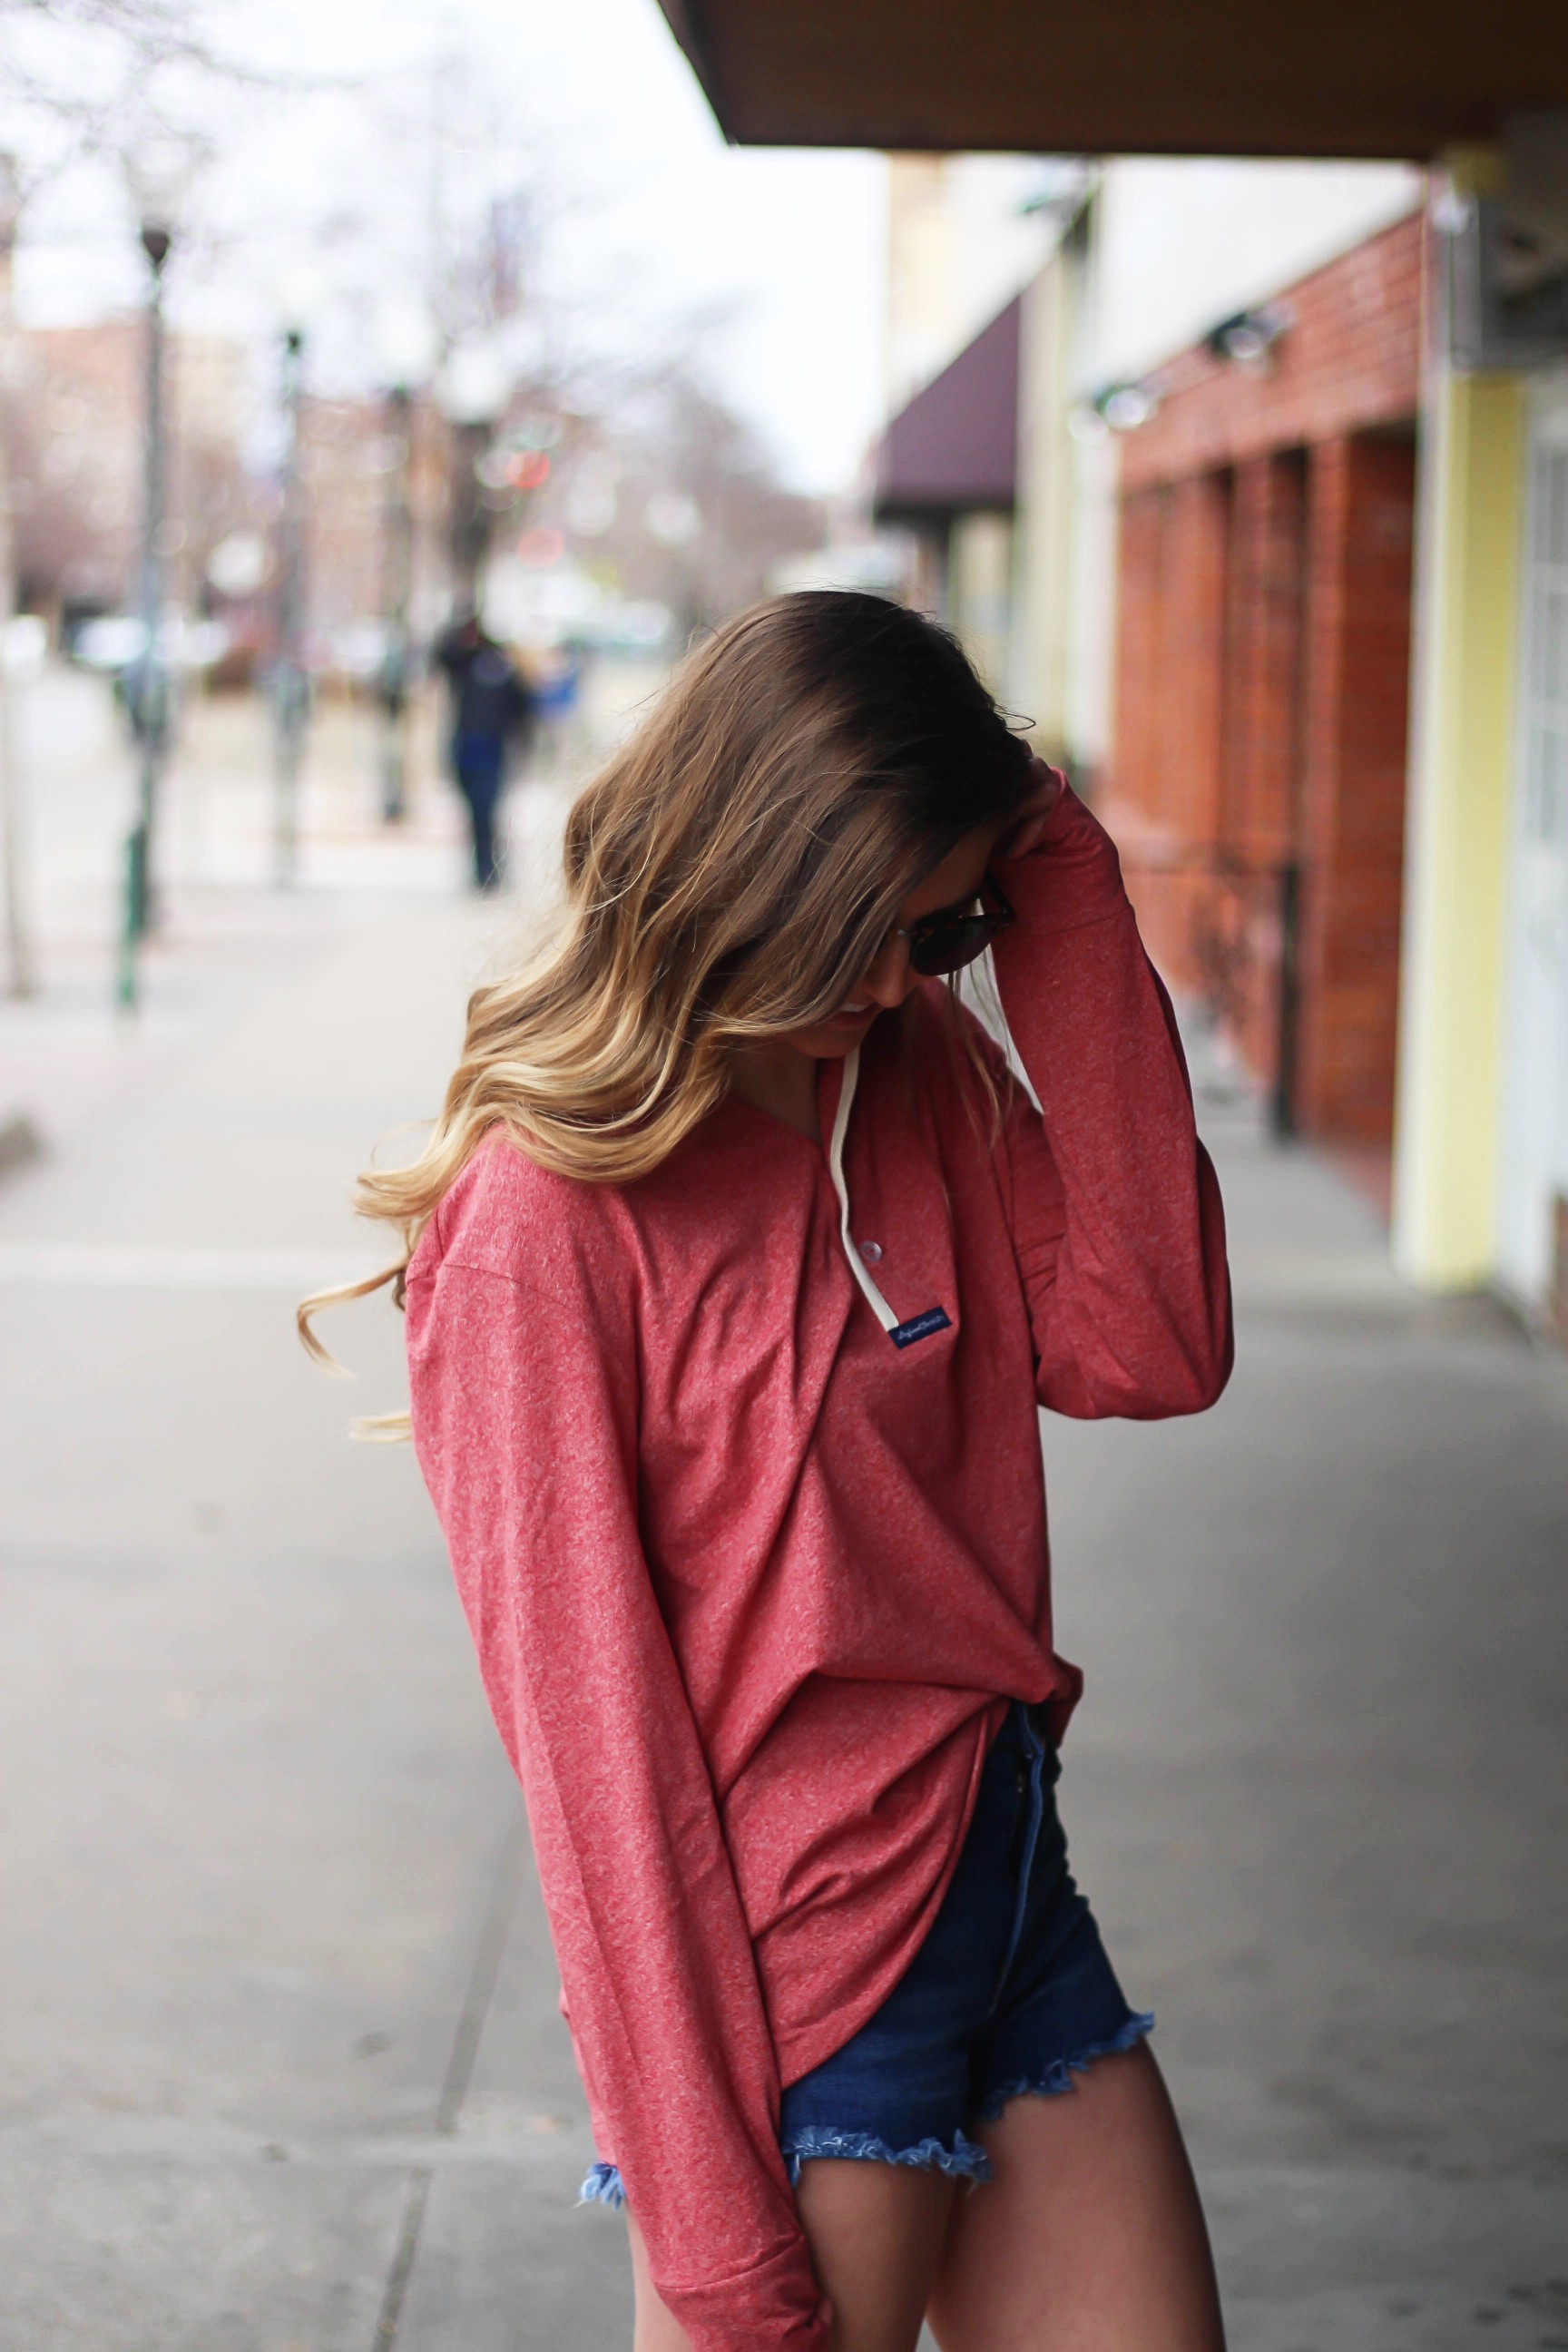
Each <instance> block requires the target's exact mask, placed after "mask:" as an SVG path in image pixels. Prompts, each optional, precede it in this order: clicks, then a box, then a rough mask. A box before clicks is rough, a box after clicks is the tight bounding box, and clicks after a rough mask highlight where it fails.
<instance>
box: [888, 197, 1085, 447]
mask: <svg viewBox="0 0 1568 2352" xmlns="http://www.w3.org/2000/svg"><path fill="white" fill-rule="evenodd" d="M1061 176H1062V168H1061V166H1059V165H1056V164H1053V163H1051V162H1050V161H1049V160H1041V159H1038V158H1036V157H1031V156H1026V155H895V156H893V157H891V158H890V161H889V175H888V320H887V402H888V414H889V416H891V415H897V413H898V411H899V410H900V408H901V407H902V406H903V404H904V403H905V402H906V401H907V400H908V399H910V396H911V395H912V394H914V393H916V392H918V391H919V390H920V389H921V386H922V385H923V384H927V383H930V382H931V378H932V377H933V376H937V375H940V374H941V373H942V369H943V368H944V367H946V365H947V363H948V362H949V361H950V360H952V359H956V358H957V356H958V354H959V352H961V351H963V348H964V346H965V344H967V343H969V342H971V341H973V338H974V337H975V336H976V335H977V334H978V333H979V331H980V330H981V328H982V327H984V326H986V325H988V324H989V322H990V321H991V320H993V319H994V317H995V316H996V313H997V311H998V310H1002V309H1004V308H1005V305H1006V304H1007V303H1008V302H1010V301H1011V300H1012V298H1013V296H1014V295H1015V294H1016V293H1017V291H1018V289H1019V288H1020V287H1021V286H1023V285H1025V284H1026V282H1027V281H1028V279H1029V278H1032V277H1033V276H1034V275H1035V272H1036V271H1037V269H1038V268H1039V267H1040V264H1041V262H1042V261H1043V260H1044V259H1045V257H1046V255H1047V253H1048V252H1049V250H1050V247H1051V246H1052V244H1053V243H1054V241H1055V236H1056V231H1055V229H1054V228H1053V227H1052V226H1051V225H1050V224H1049V222H1048V221H1047V220H1046V219H1044V218H1043V217H1042V216H1041V215H1040V214H1039V213H1037V212H1031V211H1027V210H1026V205H1028V204H1029V202H1030V200H1031V198H1034V197H1037V196H1038V195H1039V194H1043V193H1044V192H1046V191H1047V190H1048V189H1050V188H1052V187H1054V186H1055V185H1056V184H1057V183H1058V181H1059V180H1060V178H1061Z"/></svg>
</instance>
